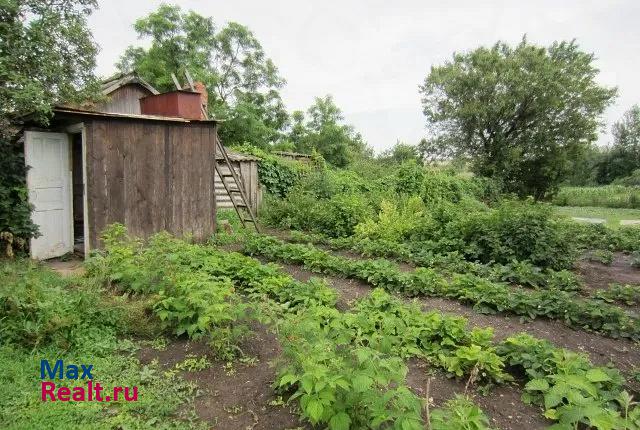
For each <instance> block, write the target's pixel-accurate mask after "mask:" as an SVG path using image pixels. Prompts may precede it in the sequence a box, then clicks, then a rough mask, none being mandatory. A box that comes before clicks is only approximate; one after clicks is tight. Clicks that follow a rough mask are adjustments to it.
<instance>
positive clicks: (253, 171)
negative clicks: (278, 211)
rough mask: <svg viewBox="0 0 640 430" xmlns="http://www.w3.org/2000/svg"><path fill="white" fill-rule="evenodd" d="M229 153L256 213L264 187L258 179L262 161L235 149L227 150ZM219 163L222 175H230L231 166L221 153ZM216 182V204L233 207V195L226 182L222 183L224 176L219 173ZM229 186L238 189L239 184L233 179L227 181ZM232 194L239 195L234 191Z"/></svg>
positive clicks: (218, 156) (220, 206) (219, 206)
mask: <svg viewBox="0 0 640 430" xmlns="http://www.w3.org/2000/svg"><path fill="white" fill-rule="evenodd" d="M227 155H228V156H229V161H231V165H232V167H233V169H234V171H235V172H236V174H237V175H238V176H239V177H240V180H241V183H242V187H243V188H244V192H245V195H246V196H247V199H248V204H249V207H250V208H251V210H252V211H253V213H254V214H255V213H257V212H258V207H259V206H260V202H261V201H262V188H261V187H260V182H259V180H258V161H260V159H259V158H258V157H254V156H253V155H247V154H240V153H238V152H233V151H227ZM217 163H218V168H219V170H220V172H221V173H222V175H228V174H229V166H228V165H227V163H226V162H225V161H224V159H223V157H222V155H221V154H218V155H217ZM215 184H216V204H217V206H218V208H233V203H232V202H231V198H232V197H231V196H230V195H229V193H228V192H227V190H226V188H225V186H224V184H223V183H222V178H220V176H219V175H218V174H217V173H216V182H215ZM227 186H228V187H230V188H231V190H237V189H238V186H237V185H236V183H235V182H233V181H227ZM232 194H234V195H236V196H237V194H236V193H233V191H232ZM236 198H237V197H236Z"/></svg>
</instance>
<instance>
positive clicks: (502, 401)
mask: <svg viewBox="0 0 640 430" xmlns="http://www.w3.org/2000/svg"><path fill="white" fill-rule="evenodd" d="M408 366H409V373H408V374H407V384H408V385H409V388H411V390H413V392H414V393H416V394H417V395H419V396H420V397H426V396H427V388H428V389H429V392H428V396H429V398H430V399H431V401H430V405H432V407H441V406H443V405H444V404H445V403H446V401H447V400H449V399H451V398H453V397H454V396H455V395H456V394H463V393H464V392H465V384H466V382H465V381H463V380H460V379H453V378H447V376H446V375H445V374H444V373H443V372H441V371H439V370H437V369H433V368H430V367H429V365H428V364H427V363H425V362H424V361H422V360H418V359H411V360H409V362H408ZM429 380H431V382H430V383H428V381H429ZM467 395H468V396H469V397H470V398H471V399H472V400H473V401H474V402H475V403H476V404H477V405H478V406H480V408H481V409H482V410H483V411H484V412H485V414H487V416H488V417H489V419H490V421H491V423H490V424H491V426H492V427H497V428H500V429H503V430H511V429H513V430H516V429H517V430H519V429H531V430H533V429H542V428H546V427H548V426H549V425H551V424H552V422H551V421H549V420H547V419H546V418H544V416H543V411H542V409H541V408H538V407H536V406H532V405H527V404H525V403H523V402H522V400H521V399H520V396H521V395H522V391H521V389H520V387H518V386H517V385H507V384H505V385H501V386H499V387H494V388H492V389H491V391H490V392H489V393H488V394H487V395H482V394H480V393H478V392H477V391H474V390H473V389H469V390H468V391H467ZM425 418H426V417H425Z"/></svg>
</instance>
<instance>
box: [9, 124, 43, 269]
mask: <svg viewBox="0 0 640 430" xmlns="http://www.w3.org/2000/svg"><path fill="white" fill-rule="evenodd" d="M0 153H2V157H0V246H2V248H4V249H0V256H2V255H3V254H4V255H6V256H8V257H13V255H14V252H15V250H16V249H17V250H25V249H26V245H27V241H28V240H29V239H30V238H32V237H36V236H37V235H38V227H37V226H36V225H35V224H34V223H33V222H32V221H31V205H30V204H29V199H28V192H27V185H26V172H27V168H26V166H25V162H24V156H23V152H22V146H21V145H19V144H15V143H14V142H12V141H10V140H9V139H7V138H6V137H5V136H4V133H0Z"/></svg>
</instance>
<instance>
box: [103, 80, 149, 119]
mask: <svg viewBox="0 0 640 430" xmlns="http://www.w3.org/2000/svg"><path fill="white" fill-rule="evenodd" d="M151 94H152V93H151V91H149V90H147V89H146V88H144V87H143V86H142V85H139V84H127V85H124V86H122V87H120V88H118V89H117V90H115V91H114V92H112V93H111V94H109V95H108V96H107V101H105V102H104V103H99V104H98V105H97V106H96V108H95V110H97V111H98V112H112V113H132V114H137V115H140V99H141V98H142V97H146V96H149V95H151Z"/></svg>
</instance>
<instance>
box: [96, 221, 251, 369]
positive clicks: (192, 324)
mask: <svg viewBox="0 0 640 430" xmlns="http://www.w3.org/2000/svg"><path fill="white" fill-rule="evenodd" d="M102 239H103V242H104V244H105V253H104V254H102V255H97V256H94V257H93V258H92V259H91V260H90V261H89V262H88V263H87V273H88V275H89V276H90V277H93V278H95V279H97V280H99V281H101V282H103V283H105V284H107V285H114V286H116V287H117V288H119V289H120V290H122V291H124V292H127V293H134V294H148V293H156V294H157V296H156V298H155V304H154V306H153V309H154V313H155V315H157V316H158V318H159V319H160V320H161V321H162V322H163V325H164V327H166V328H168V329H171V330H172V331H173V332H174V333H175V334H176V335H182V334H186V335H187V336H188V337H189V338H193V339H198V338H203V337H206V338H207V339H208V340H209V342H210V344H211V345H212V346H213V347H214V349H215V350H216V351H217V353H218V354H219V355H221V356H224V357H228V356H232V355H233V354H235V353H236V352H237V351H236V347H235V343H237V341H238V340H239V339H240V338H241V337H242V336H243V335H244V334H246V331H247V330H246V328H245V326H244V324H243V323H242V321H243V319H245V317H246V306H245V305H243V304H242V302H241V300H240V298H239V296H238V295H237V294H236V292H235V289H234V286H233V284H232V283H231V280H230V279H229V278H228V277H223V274H218V275H213V274H211V273H208V272H206V271H203V270H202V269H200V270H193V269H194V268H196V267H197V266H196V262H197V261H199V260H200V259H202V258H203V257H204V256H206V255H207V254H206V252H205V251H204V250H203V249H202V248H199V247H197V246H195V245H190V244H188V243H186V242H183V241H179V240H177V239H174V238H172V237H171V236H169V235H168V234H167V233H159V234H156V235H155V236H153V237H151V238H150V239H149V242H148V243H147V244H146V246H145V244H143V243H142V242H141V241H140V240H137V239H134V238H130V237H129V236H128V235H127V232H126V229H125V228H124V227H123V226H122V225H119V224H114V225H112V226H110V227H109V228H108V229H107V230H105V232H104V234H103V236H102ZM218 257H219V258H222V255H219V256H218ZM214 263H215V260H214V261H211V264H214Z"/></svg>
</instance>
